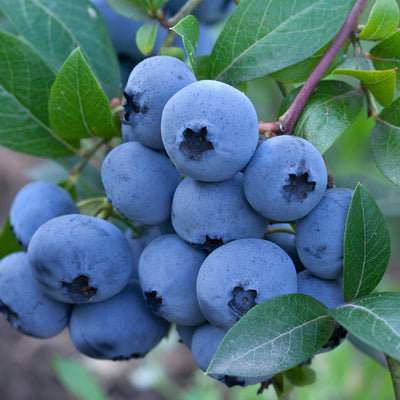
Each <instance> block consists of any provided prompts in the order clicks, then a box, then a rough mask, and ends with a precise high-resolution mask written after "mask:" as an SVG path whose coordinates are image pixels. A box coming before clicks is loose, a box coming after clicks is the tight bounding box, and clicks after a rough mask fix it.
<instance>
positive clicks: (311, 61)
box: [270, 42, 348, 83]
mask: <svg viewBox="0 0 400 400" xmlns="http://www.w3.org/2000/svg"><path fill="white" fill-rule="evenodd" d="M329 45H330V43H328V44H326V45H325V46H324V47H323V48H322V49H320V50H318V51H317V52H316V53H315V54H313V55H312V56H311V57H309V58H307V59H306V60H304V61H300V62H298V63H296V64H294V65H292V66H290V67H287V68H284V69H282V70H280V71H277V72H273V73H272V74H271V75H270V76H271V78H274V79H276V80H278V81H280V82H285V83H300V82H304V81H305V80H306V79H307V78H308V77H309V75H310V74H311V72H312V71H313V70H314V68H315V67H316V66H317V64H318V63H319V62H320V61H321V58H322V56H323V55H324V54H325V52H326V50H327V48H328V47H329ZM347 49H348V43H347V42H346V43H345V44H344V45H343V46H342V47H341V48H340V50H339V51H338V52H337V54H336V55H335V57H334V59H333V60H332V61H331V63H330V64H329V66H328V68H327V69H326V71H325V74H324V76H327V75H329V74H330V73H331V72H332V71H333V70H334V69H335V68H336V67H337V66H339V65H340V64H341V63H342V62H343V61H344V56H345V54H346V52H347Z"/></svg>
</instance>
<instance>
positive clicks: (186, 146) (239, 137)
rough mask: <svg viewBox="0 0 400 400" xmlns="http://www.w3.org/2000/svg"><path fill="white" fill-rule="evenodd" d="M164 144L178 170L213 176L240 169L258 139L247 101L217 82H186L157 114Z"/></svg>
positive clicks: (214, 178) (208, 179) (221, 176)
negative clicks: (160, 115)
mask: <svg viewBox="0 0 400 400" xmlns="http://www.w3.org/2000/svg"><path fill="white" fill-rule="evenodd" d="M161 134H162V140H163V142H164V146H165V150H166V151H167V153H168V155H169V156H170V158H171V160H172V161H173V163H174V164H175V166H176V168H177V169H178V171H180V172H181V173H182V174H184V175H187V176H190V177H191V178H193V179H196V180H200V181H206V182H217V181H222V180H225V179H228V178H230V177H232V176H233V175H235V174H236V173H238V172H239V171H241V170H242V169H243V168H244V167H245V166H246V164H247V163H248V161H249V160H250V158H251V157H252V155H253V153H254V151H255V149H256V147H257V142H258V118H257V113H256V111H255V109H254V106H253V104H252V103H251V101H250V100H249V99H248V98H247V97H246V95H244V94H243V93H242V92H240V91H239V90H237V89H235V88H234V87H232V86H230V85H227V84H225V83H222V82H217V81H211V80H203V81H199V82H195V83H192V84H191V85H188V86H186V87H185V88H183V89H182V90H180V91H179V92H178V93H176V94H175V95H174V96H172V97H171V99H170V100H169V101H168V102H167V104H166V105H165V107H164V110H163V113H162V119H161Z"/></svg>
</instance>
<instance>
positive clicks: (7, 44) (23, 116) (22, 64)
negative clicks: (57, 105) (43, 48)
mask: <svg viewBox="0 0 400 400" xmlns="http://www.w3.org/2000/svg"><path fill="white" fill-rule="evenodd" d="M54 80H55V74H54V72H53V71H52V70H51V69H50V68H49V67H48V65H47V64H46V63H45V62H44V61H43V60H42V58H41V57H40V56H39V54H38V53H36V51H35V50H34V49H33V48H32V47H31V46H30V45H29V43H27V42H25V41H24V40H22V39H20V38H18V37H16V36H14V35H12V34H9V33H6V32H0V109H1V113H0V145H2V146H5V147H7V148H9V149H11V150H14V151H19V152H22V153H26V154H31V155H35V156H41V157H60V156H64V155H69V154H71V153H72V152H73V151H74V150H75V149H74V146H75V147H78V143H76V142H72V143H71V142H68V141H65V140H63V139H62V138H60V137H59V136H58V135H57V134H56V133H55V132H53V130H52V129H51V128H50V126H49V117H48V111H47V104H48V98H49V95H50V88H51V85H52V83H53V82H54Z"/></svg>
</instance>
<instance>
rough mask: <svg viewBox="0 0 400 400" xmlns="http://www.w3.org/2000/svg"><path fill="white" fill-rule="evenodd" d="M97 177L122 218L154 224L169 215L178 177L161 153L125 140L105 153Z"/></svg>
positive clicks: (178, 180) (179, 179)
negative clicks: (99, 173)
mask: <svg viewBox="0 0 400 400" xmlns="http://www.w3.org/2000/svg"><path fill="white" fill-rule="evenodd" d="M101 179H102V181H103V185H104V188H105V191H106V195H107V198H108V200H109V201H110V202H112V204H113V206H114V207H115V208H117V209H118V210H119V211H120V212H121V213H122V214H123V215H124V216H125V218H127V219H130V220H134V221H136V222H138V223H141V224H148V225H155V224H159V223H161V222H163V221H165V220H167V219H168V218H169V217H170V214H171V203H172V196H173V194H174V191H175V188H176V186H177V185H178V183H179V182H180V181H181V176H180V175H179V173H178V172H177V171H176V169H175V168H174V167H173V166H172V165H171V163H170V162H169V160H168V158H167V157H166V156H165V155H164V154H162V153H160V152H158V151H156V150H152V149H149V148H147V147H145V146H143V145H141V144H140V143H139V142H128V143H123V144H121V145H119V146H117V147H115V148H114V149H113V150H111V151H110V152H109V153H108V154H107V156H106V158H105V159H104V161H103V165H102V167H101Z"/></svg>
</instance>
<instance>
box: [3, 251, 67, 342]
mask: <svg viewBox="0 0 400 400" xmlns="http://www.w3.org/2000/svg"><path fill="white" fill-rule="evenodd" d="M70 311H71V306H70V305H69V304H65V303H60V302H58V301H55V300H53V299H52V298H50V297H48V296H46V295H45V294H44V293H43V292H42V290H41V289H40V287H39V284H38V283H37V282H36V280H35V279H34V278H33V276H32V273H31V269H30V266H29V261H28V256H27V254H26V253H25V252H18V253H12V254H10V255H8V256H6V257H4V258H3V259H2V260H1V261H0V312H1V314H3V316H4V317H5V318H6V319H7V321H8V322H9V323H10V325H12V326H13V327H14V328H16V329H18V330H19V331H21V332H22V333H25V334H27V335H30V336H33V337H36V338H43V339H45V338H50V337H52V336H55V335H57V334H58V333H59V332H61V331H62V330H63V329H64V327H65V326H66V325H67V324H68V321H69V316H70Z"/></svg>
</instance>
